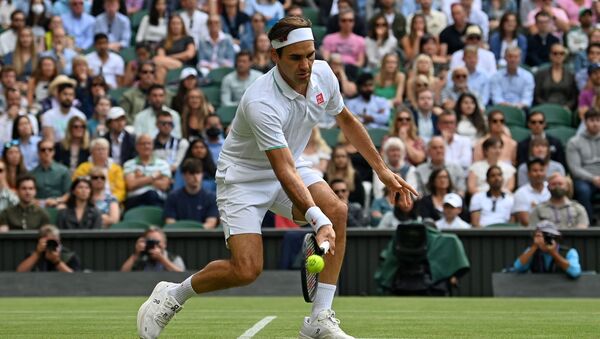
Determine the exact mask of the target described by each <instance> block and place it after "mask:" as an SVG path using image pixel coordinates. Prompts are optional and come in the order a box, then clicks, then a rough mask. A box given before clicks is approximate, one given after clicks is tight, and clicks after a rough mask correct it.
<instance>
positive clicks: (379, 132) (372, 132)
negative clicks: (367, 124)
mask: <svg viewBox="0 0 600 339" xmlns="http://www.w3.org/2000/svg"><path fill="white" fill-rule="evenodd" d="M367 131H368V132H369V136H370V137H371V140H373V144H375V147H377V148H379V147H381V142H382V141H383V137H385V136H386V135H387V134H388V133H389V130H388V129H387V128H369V129H367Z"/></svg>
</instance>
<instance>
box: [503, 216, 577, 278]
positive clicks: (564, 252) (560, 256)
mask: <svg viewBox="0 0 600 339" xmlns="http://www.w3.org/2000/svg"><path fill="white" fill-rule="evenodd" d="M560 235H561V234H560V232H559V231H558V228H557V227H556V225H554V224H553V223H552V222H550V221H547V220H543V221H540V222H539V223H538V224H537V227H536V230H535V232H534V233H533V244H531V246H530V247H529V248H527V249H526V250H525V252H523V254H521V256H519V258H517V260H515V264H514V266H515V269H516V270H517V272H521V273H524V272H527V271H531V272H532V273H556V272H561V271H562V272H565V273H566V274H567V275H568V276H569V277H570V278H578V277H579V276H580V275H581V265H580V264H579V253H577V250H576V249H574V248H569V247H566V246H563V245H560V244H559V243H558V240H559V239H560Z"/></svg>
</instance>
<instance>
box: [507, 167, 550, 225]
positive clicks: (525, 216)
mask: <svg viewBox="0 0 600 339" xmlns="http://www.w3.org/2000/svg"><path fill="white" fill-rule="evenodd" d="M527 176H528V177H529V183H528V184H526V185H523V186H521V187H520V188H519V189H518V190H517V191H516V192H515V205H514V206H513V209H512V214H513V217H514V219H515V220H516V221H517V222H519V223H520V224H521V225H523V226H527V225H529V212H530V211H531V209H532V208H534V207H535V206H537V205H538V204H541V203H543V202H546V201H548V200H550V191H549V190H548V182H547V181H546V165H545V164H544V160H542V159H539V158H534V159H532V160H529V161H528V162H527Z"/></svg>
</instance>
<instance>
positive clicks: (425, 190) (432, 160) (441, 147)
mask: <svg viewBox="0 0 600 339" xmlns="http://www.w3.org/2000/svg"><path fill="white" fill-rule="evenodd" d="M427 155H428V158H427V162H425V163H422V164H420V165H419V166H417V169H416V172H415V174H416V179H417V185H416V186H413V187H416V188H417V191H418V192H419V193H420V194H423V195H425V194H430V193H432V191H430V190H429V188H430V185H429V179H430V176H431V173H432V172H433V171H435V170H438V169H442V168H445V169H446V171H447V172H448V174H449V176H450V180H451V182H452V183H453V184H454V185H453V186H454V187H455V190H454V191H455V192H457V193H458V194H460V195H464V193H465V175H464V170H463V169H462V168H461V167H460V166H459V165H458V164H457V163H456V162H454V161H455V160H456V159H457V158H451V159H448V157H447V155H446V145H445V143H444V139H442V138H441V137H433V138H431V140H430V141H429V143H428V144H427ZM403 177H404V176H403ZM441 198H443V197H441ZM438 205H439V206H440V207H441V204H438ZM440 210H441V209H440Z"/></svg>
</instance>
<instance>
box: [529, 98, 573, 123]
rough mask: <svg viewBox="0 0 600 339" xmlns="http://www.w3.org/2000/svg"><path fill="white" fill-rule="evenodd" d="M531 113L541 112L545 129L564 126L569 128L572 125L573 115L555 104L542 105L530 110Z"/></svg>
mask: <svg viewBox="0 0 600 339" xmlns="http://www.w3.org/2000/svg"><path fill="white" fill-rule="evenodd" d="M530 112H531V113H533V112H542V113H544V116H545V117H546V128H550V127H557V126H566V127H571V126H572V124H573V114H572V113H571V111H570V110H568V109H566V108H564V107H563V106H561V105H557V104H543V105H537V106H534V107H532V108H531V110H530Z"/></svg>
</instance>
